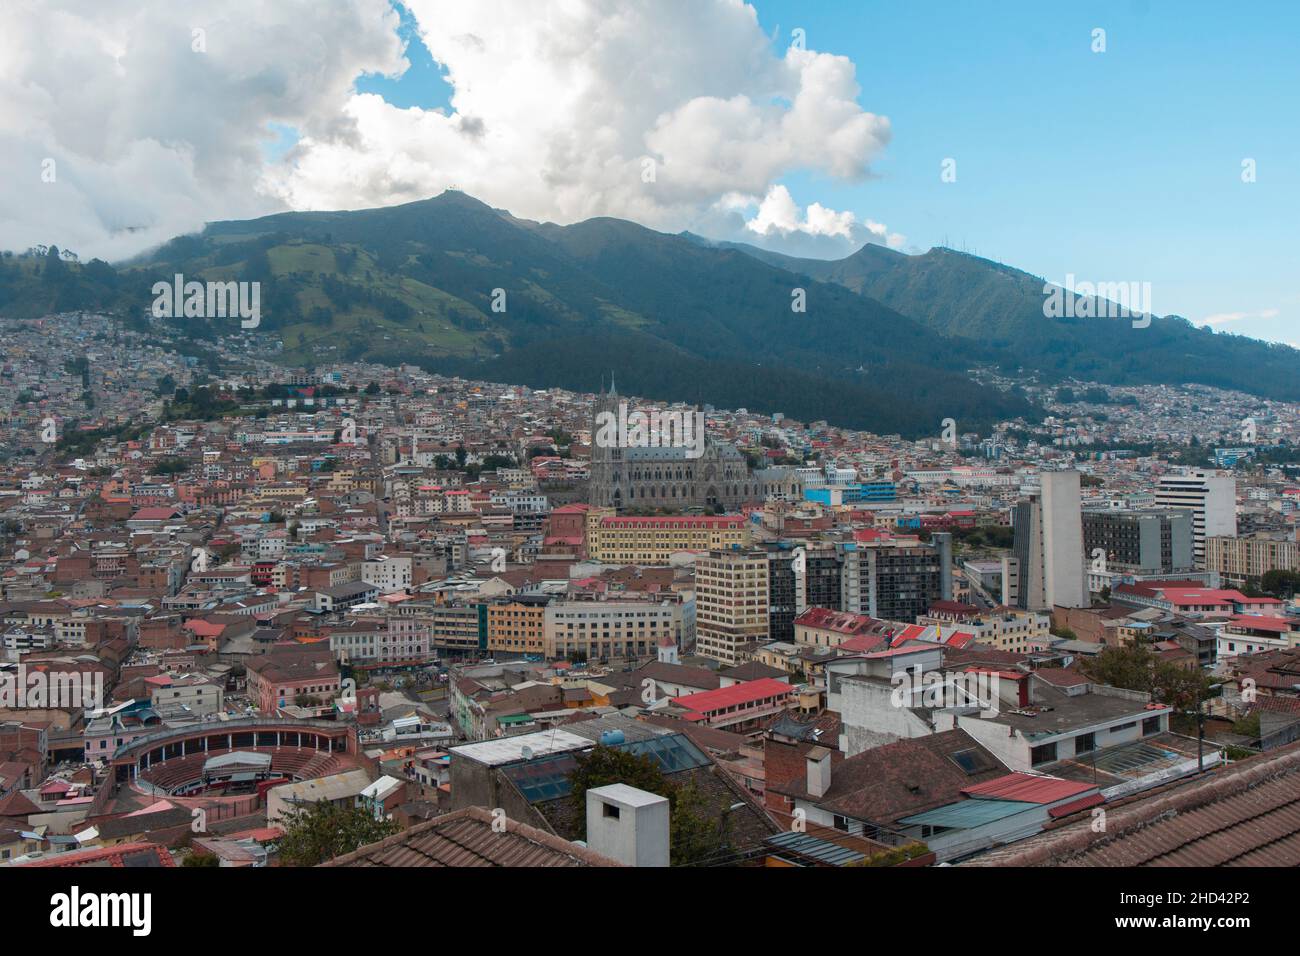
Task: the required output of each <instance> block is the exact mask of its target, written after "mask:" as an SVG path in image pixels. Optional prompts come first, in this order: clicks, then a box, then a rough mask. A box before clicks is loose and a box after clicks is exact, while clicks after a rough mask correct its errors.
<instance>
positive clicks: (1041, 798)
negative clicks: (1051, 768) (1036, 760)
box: [962, 773, 1097, 804]
mask: <svg viewBox="0 0 1300 956" xmlns="http://www.w3.org/2000/svg"><path fill="white" fill-rule="evenodd" d="M1096 789H1097V788H1096V787H1095V786H1093V785H1092V784H1090V783H1078V782H1076V781H1074V780H1061V779H1060V778H1058V777H1040V776H1038V775H1036V774H1032V773H1009V774H1007V775H1006V776H1005V777H997V778H995V779H993V780H986V781H985V782H984V783H977V784H974V785H973V786H969V787H966V788H964V789H963V790H962V793H964V794H965V795H966V796H968V797H978V798H981V799H985V800H1018V801H1021V802H1022V803H1039V804H1043V803H1056V802H1057V801H1058V800H1065V799H1068V798H1069V797H1077V796H1079V795H1081V794H1085V793H1087V792H1088V791H1090V790H1096Z"/></svg>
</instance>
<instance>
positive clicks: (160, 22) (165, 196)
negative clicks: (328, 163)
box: [0, 0, 404, 258]
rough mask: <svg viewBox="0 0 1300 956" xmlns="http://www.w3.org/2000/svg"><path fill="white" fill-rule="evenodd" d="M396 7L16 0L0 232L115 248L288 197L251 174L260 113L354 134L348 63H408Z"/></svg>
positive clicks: (7, 20)
mask: <svg viewBox="0 0 1300 956" xmlns="http://www.w3.org/2000/svg"><path fill="white" fill-rule="evenodd" d="M397 22H398V21H397V16H396V14H395V13H394V12H392V10H391V8H390V6H389V4H388V3H387V0H349V2H347V3H325V2H318V0H279V2H276V3H274V4H268V3H263V2H261V0H187V2H185V3H176V2H174V0H97V2H95V3H83V2H80V0H11V2H10V3H8V4H6V5H5V9H4V12H3V14H0V176H3V178H4V183H5V186H4V189H3V191H2V192H0V247H3V248H7V249H23V248H26V247H27V246H29V245H33V244H35V243H42V242H44V243H48V242H54V243H57V244H59V245H62V246H65V247H69V248H72V249H74V250H76V251H77V252H79V253H80V254H81V255H82V257H83V258H88V257H89V256H91V255H103V256H108V255H113V256H117V255H124V254H129V253H132V252H136V251H139V250H140V249H143V248H146V247H148V246H150V245H155V244H157V243H158V242H161V241H163V240H165V239H168V238H170V237H172V236H174V235H177V234H179V233H184V232H187V231H193V230H195V229H197V228H199V227H201V226H202V225H203V223H204V221H205V220H209V219H216V218H241V217H245V216H253V215H260V214H264V213H266V212H271V211H275V210H276V209H278V208H282V203H281V202H280V201H279V200H278V199H276V198H275V197H274V196H272V195H269V194H259V193H258V191H257V189H256V186H257V183H258V180H259V177H260V176H261V175H262V173H263V167H264V163H265V158H264V156H263V145H264V143H265V142H266V141H267V140H269V139H270V138H272V134H270V133H269V132H268V131H267V127H266V124H267V123H269V122H277V123H282V124H285V125H288V126H293V127H296V128H298V129H301V130H305V131H308V132H310V133H312V134H313V135H318V136H331V137H334V138H338V139H343V138H346V137H347V135H348V134H349V130H348V128H347V127H348V123H349V118H348V116H347V114H346V113H344V112H343V111H342V110H341V108H340V107H341V106H342V104H344V103H346V102H347V100H348V97H349V96H350V95H351V92H350V91H351V85H352V80H353V78H354V77H355V76H356V75H357V74H358V73H360V72H362V71H376V72H388V73H392V72H396V71H398V70H400V69H402V68H403V67H404V61H403V59H402V55H401V43H400V41H399V40H398V38H397V36H396V32H395V31H396V27H397ZM195 30H202V31H203V34H202V35H201V41H202V42H201V43H197V42H196V37H195V33H194V31H195ZM195 46H201V47H203V48H204V49H203V51H202V52H200V51H196V49H195ZM46 158H51V159H53V160H54V161H55V166H54V170H55V178H54V181H53V182H44V181H43V180H42V178H41V173H42V169H43V167H42V162H43V160H45V159H46Z"/></svg>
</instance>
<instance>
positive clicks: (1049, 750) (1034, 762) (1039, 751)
mask: <svg viewBox="0 0 1300 956" xmlns="http://www.w3.org/2000/svg"><path fill="white" fill-rule="evenodd" d="M1055 759H1056V744H1055V743H1050V744H1043V745H1041V746H1039V747H1034V748H1033V749H1032V750H1030V751H1029V763H1030V766H1034V767H1037V766H1038V765H1039V764H1040V763H1050V762H1051V761H1053V760H1055Z"/></svg>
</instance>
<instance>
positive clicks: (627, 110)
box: [0, 0, 901, 257]
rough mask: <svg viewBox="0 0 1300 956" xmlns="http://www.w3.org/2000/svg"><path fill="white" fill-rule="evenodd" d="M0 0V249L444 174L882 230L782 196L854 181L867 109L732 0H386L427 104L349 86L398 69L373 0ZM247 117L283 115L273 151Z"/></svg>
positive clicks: (748, 232)
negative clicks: (434, 88)
mask: <svg viewBox="0 0 1300 956" xmlns="http://www.w3.org/2000/svg"><path fill="white" fill-rule="evenodd" d="M16 3H17V8H16V9H14V7H13V5H12V4H11V5H10V8H9V9H7V11H6V12H5V14H4V15H3V20H2V21H0V27H3V29H0V157H2V158H0V174H2V175H5V176H6V182H7V183H9V184H10V186H9V188H6V190H5V198H4V204H3V206H2V207H0V246H3V247H6V248H24V247H26V246H27V245H31V244H34V243H37V242H58V243H59V244H60V245H64V246H67V247H71V248H73V249H75V250H76V251H78V252H79V253H81V254H82V256H83V257H86V256H88V255H96V254H98V255H107V254H112V255H122V254H127V253H130V252H135V251H138V250H140V249H142V248H145V247H147V246H149V245H153V244H156V243H157V242H159V241H161V240H163V239H166V238H168V237H170V236H171V235H174V234H177V233H181V232H185V231H191V230H193V229H196V228H198V227H199V226H200V225H201V224H202V222H203V221H204V220H209V219H217V218H242V217H246V216H252V215H258V214H263V213H266V212H270V211H275V210H276V209H280V208H295V209H329V208H344V209H347V208H354V209H355V208H363V207H367V206H376V205H389V204H393V203H399V202H406V201H410V200H414V199H420V198H425V197H428V196H431V195H436V194H437V193H439V192H441V191H442V190H444V189H446V188H448V187H450V186H452V185H455V186H457V187H458V188H460V189H461V190H463V191H465V192H467V193H469V194H471V195H474V196H476V197H478V198H480V199H482V200H484V201H485V202H488V203H490V204H491V205H494V206H499V207H502V208H506V209H509V210H510V211H511V212H513V213H515V214H516V215H519V216H523V217H526V218H531V219H542V220H552V221H557V222H573V221H577V220H580V219H585V218H588V217H591V216H597V215H609V216H620V217H624V218H628V219H633V220H635V221H638V222H641V223H644V224H645V225H648V226H650V227H652V228H658V229H664V230H669V231H676V230H680V229H693V230H695V231H697V232H703V233H706V234H709V235H713V236H716V237H719V238H734V239H745V238H748V239H753V238H754V236H755V227H753V226H751V227H750V228H746V221H745V219H744V212H745V210H744V209H743V208H741V207H738V206H734V205H733V206H731V207H728V206H727V203H726V202H724V197H727V196H741V197H762V198H761V199H759V198H754V199H752V200H751V199H746V200H745V202H747V203H751V204H752V205H753V206H757V208H758V212H757V214H756V216H755V217H753V219H752V220H750V221H751V222H752V223H754V224H756V225H757V226H761V227H762V229H761V233H760V234H761V238H763V240H764V241H765V242H767V243H781V242H784V241H787V240H788V241H790V242H799V241H816V242H817V243H821V244H823V247H824V248H826V249H828V250H838V252H839V254H843V252H846V251H848V247H850V246H851V245H852V244H859V243H860V242H861V241H868V240H870V241H877V242H884V243H888V244H894V243H895V242H898V243H901V237H898V236H896V235H894V234H891V233H889V232H888V230H886V229H885V227H884V226H882V225H880V224H878V223H875V222H872V221H871V220H860V219H859V218H858V217H857V216H856V215H855V214H854V213H852V212H848V211H836V210H832V209H828V208H826V207H824V206H822V205H821V204H819V203H816V202H813V203H811V204H810V205H808V206H807V207H806V209H803V210H798V209H797V208H795V207H794V202H793V199H792V198H791V197H790V195H789V193H788V191H786V190H785V187H784V186H780V185H779V183H780V181H781V180H782V179H783V177H786V176H787V175H789V174H791V173H794V172H796V171H812V172H815V173H819V174H822V175H825V176H830V177H834V178H837V179H841V180H846V181H858V180H861V179H864V178H865V177H866V176H867V175H868V174H869V171H870V164H871V162H872V161H873V160H874V159H875V158H876V157H877V156H878V155H879V154H880V152H881V151H882V150H883V149H884V147H885V146H886V144H887V143H888V141H889V136H890V126H889V121H888V119H886V118H885V117H882V116H877V115H875V114H872V113H870V112H868V111H867V110H865V109H863V108H862V106H860V105H859V102H858V100H859V96H860V90H859V87H858V83H857V78H856V70H855V66H854V64H853V63H852V61H850V60H849V59H847V58H846V57H842V56H834V55H831V54H827V53H818V52H815V51H811V50H793V49H789V50H786V49H775V48H774V47H773V46H772V43H771V41H770V39H769V38H768V37H767V36H766V35H765V34H764V33H763V31H762V30H761V29H760V28H759V26H758V20H757V14H756V13H755V10H754V9H753V7H751V6H749V5H747V4H744V3H741V2H738V0H642V2H637V3H629V2H625V0H529V2H528V3H519V2H517V0H474V2H472V3H466V2H463V0H406V7H407V9H408V10H409V11H410V12H411V14H412V15H413V16H414V18H415V20H416V22H417V23H418V26H419V30H420V34H421V37H422V39H423V42H424V43H425V45H426V46H427V47H428V49H429V51H430V52H431V54H432V55H433V57H434V59H435V60H436V61H437V62H438V63H439V64H441V65H442V67H443V68H444V70H445V75H446V79H447V81H448V83H449V84H450V86H451V88H452V91H453V92H452V96H451V99H450V105H451V108H450V109H449V110H447V111H438V110H426V109H419V108H409V109H401V108H398V107H395V106H393V105H391V104H389V103H387V102H386V101H385V100H384V99H383V98H382V97H380V96H377V95H374V94H358V93H357V92H356V91H355V89H354V87H353V82H354V81H355V79H356V78H357V77H358V76H359V75H361V74H362V73H366V72H378V73H384V74H386V75H393V74H397V73H400V72H401V71H402V70H404V69H405V66H406V63H405V61H404V59H403V57H402V50H401V43H400V41H399V40H398V38H397V35H396V29H397V25H398V21H397V17H396V14H395V13H394V12H393V11H392V10H391V8H390V6H389V4H388V2H387V0H332V2H327V0H280V2H277V3H275V4H264V3H261V2H259V0H189V2H187V3H185V4H179V3H175V2H174V0H135V2H127V0H98V2H96V3H94V4H85V3H81V2H79V0H45V2H41V0H16ZM196 27H201V28H203V29H204V30H206V37H205V39H206V46H207V52H205V53H196V52H194V51H193V50H192V49H191V39H192V32H191V31H192V29H193V28H196ZM271 123H274V124H279V125H281V126H287V127H291V128H294V129H296V130H298V131H299V134H300V139H299V141H298V142H297V144H296V145H295V146H294V147H293V148H291V149H290V150H288V152H287V153H285V154H284V156H283V157H282V158H279V157H278V158H276V159H275V160H271V159H269V158H268V151H267V150H266V149H265V148H264V147H265V145H266V143H267V142H268V141H270V140H272V139H273V138H274V136H273V134H272V133H270V132H269V131H268V124H271ZM47 156H49V157H54V158H55V159H56V161H57V162H58V181H57V183H55V184H43V183H41V181H40V161H41V159H42V158H44V157H47ZM647 158H649V159H652V160H653V161H654V164H655V165H654V175H653V178H652V180H651V181H646V179H647V177H646V176H644V175H643V172H644V170H645V160H646V159H647ZM25 182H29V183H31V186H30V188H26V187H21V186H20V185H18V184H21V183H25ZM782 193H784V197H782V195H781V194H782ZM832 254H833V253H832Z"/></svg>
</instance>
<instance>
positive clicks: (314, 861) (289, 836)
mask: <svg viewBox="0 0 1300 956" xmlns="http://www.w3.org/2000/svg"><path fill="white" fill-rule="evenodd" d="M280 827H281V829H283V830H284V836H283V837H281V839H280V861H281V862H282V863H283V864H284V865H285V866H317V865H319V864H321V863H324V862H326V861H327V860H332V859H334V858H335V857H336V856H342V855H343V854H344V853H351V852H352V851H353V850H356V849H359V848H360V847H363V846H366V845H367V844H370V843H377V842H379V841H380V840H382V839H384V838H385V837H390V836H392V835H393V834H395V833H397V832H399V831H400V830H401V827H399V826H398V825H397V824H396V823H393V822H392V821H391V820H376V819H375V818H374V817H373V816H371V815H370V814H369V813H367V812H366V810H365V809H364V808H363V807H357V806H338V805H336V804H333V803H330V802H329V801H328V800H319V801H317V802H315V803H313V804H311V805H310V806H307V807H301V806H299V807H294V808H293V809H291V810H289V811H287V812H286V813H284V814H283V815H282V816H281V817H280Z"/></svg>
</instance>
